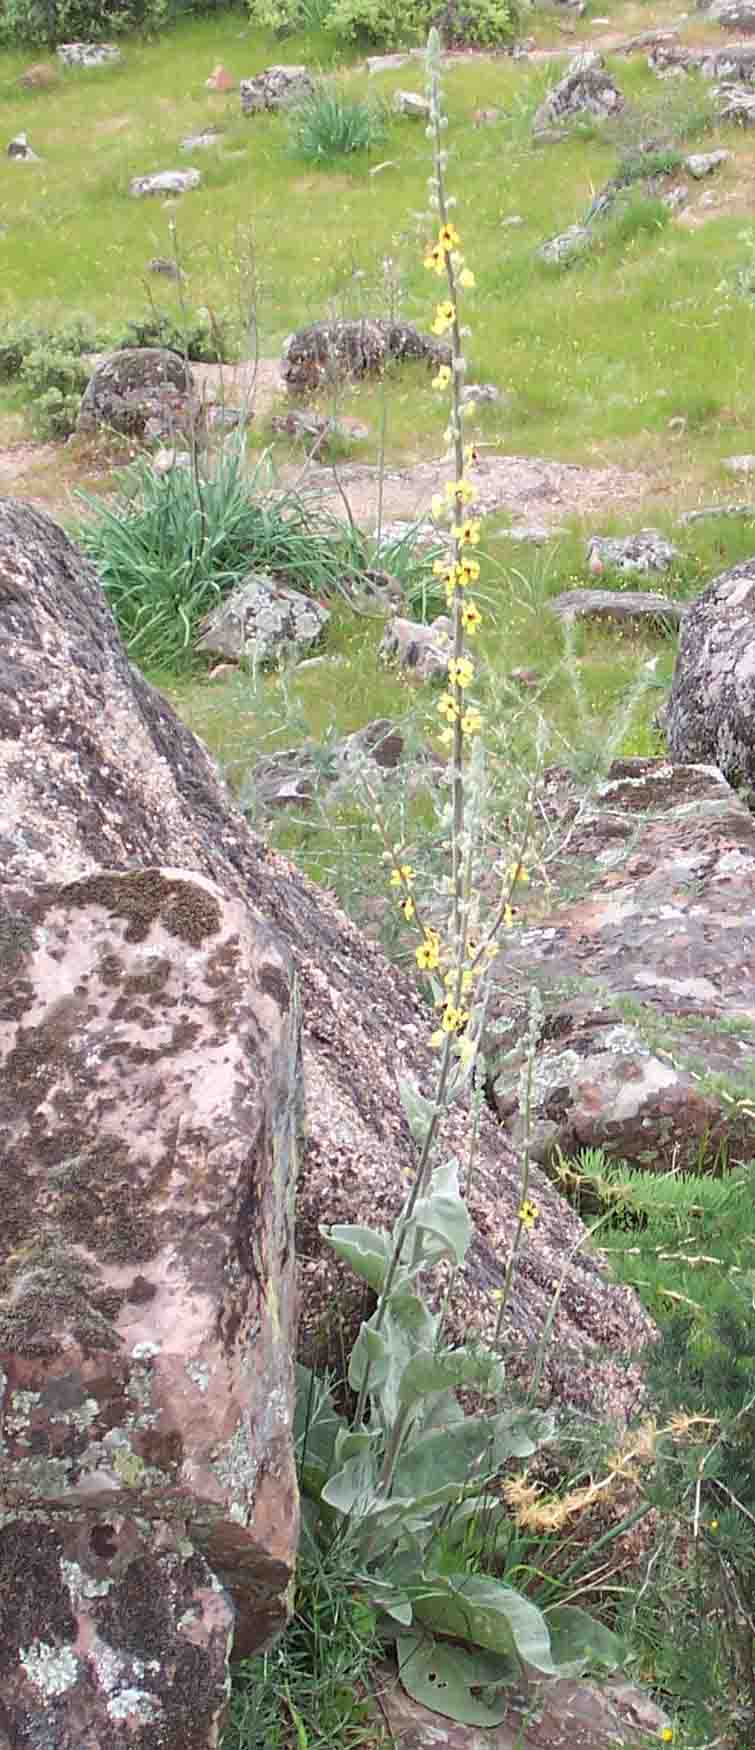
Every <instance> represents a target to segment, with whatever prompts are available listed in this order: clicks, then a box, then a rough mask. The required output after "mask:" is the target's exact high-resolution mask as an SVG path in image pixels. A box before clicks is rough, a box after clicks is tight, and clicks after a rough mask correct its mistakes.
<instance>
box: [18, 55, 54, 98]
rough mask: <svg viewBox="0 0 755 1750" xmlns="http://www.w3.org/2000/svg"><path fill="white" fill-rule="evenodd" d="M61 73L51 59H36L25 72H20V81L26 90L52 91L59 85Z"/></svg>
mask: <svg viewBox="0 0 755 1750" xmlns="http://www.w3.org/2000/svg"><path fill="white" fill-rule="evenodd" d="M59 78H60V75H59V73H58V71H57V69H56V68H55V67H53V66H52V65H51V63H50V62H49V61H35V62H34V63H33V65H32V66H31V67H27V68H26V69H25V71H24V72H23V73H19V76H18V83H19V85H20V86H22V87H23V90H24V91H51V90H52V87H53V85H57V84H58V82H59Z"/></svg>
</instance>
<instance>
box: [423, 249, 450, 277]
mask: <svg viewBox="0 0 755 1750" xmlns="http://www.w3.org/2000/svg"><path fill="white" fill-rule="evenodd" d="M425 267H426V268H428V270H429V271H430V272H432V273H437V274H442V273H445V271H446V257H445V251H444V250H443V249H441V247H440V244H439V243H433V244H432V245H431V247H429V248H428V250H427V253H426V255H425Z"/></svg>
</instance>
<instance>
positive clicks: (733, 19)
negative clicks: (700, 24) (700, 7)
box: [706, 0, 755, 31]
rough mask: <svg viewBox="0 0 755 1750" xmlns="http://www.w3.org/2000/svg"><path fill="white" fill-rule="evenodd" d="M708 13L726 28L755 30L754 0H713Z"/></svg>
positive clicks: (709, 16) (708, 15) (707, 10)
mask: <svg viewBox="0 0 755 1750" xmlns="http://www.w3.org/2000/svg"><path fill="white" fill-rule="evenodd" d="M706 14H707V17H708V18H710V19H713V20H714V22H715V23H716V24H722V25H723V26H724V28H725V29H726V30H744V31H753V30H755V4H753V0H713V5H712V6H709V7H707V9H706Z"/></svg>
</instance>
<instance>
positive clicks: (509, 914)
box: [503, 905, 514, 930]
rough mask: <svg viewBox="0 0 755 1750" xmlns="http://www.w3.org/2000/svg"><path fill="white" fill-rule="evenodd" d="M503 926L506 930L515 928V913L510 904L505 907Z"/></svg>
mask: <svg viewBox="0 0 755 1750" xmlns="http://www.w3.org/2000/svg"><path fill="white" fill-rule="evenodd" d="M503 927H504V929H505V930H513V928H514V913H513V911H512V909H511V906H510V905H505V906H504V908H503Z"/></svg>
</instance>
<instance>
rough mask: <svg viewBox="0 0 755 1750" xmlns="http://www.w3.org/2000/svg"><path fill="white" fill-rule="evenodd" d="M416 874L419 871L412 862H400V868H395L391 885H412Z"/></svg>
mask: <svg viewBox="0 0 755 1750" xmlns="http://www.w3.org/2000/svg"><path fill="white" fill-rule="evenodd" d="M416 876H417V871H416V869H413V868H412V865H411V863H399V866H398V868H397V869H394V870H393V873H392V875H391V887H404V886H405V887H411V884H412V882H413V881H414V880H416Z"/></svg>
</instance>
